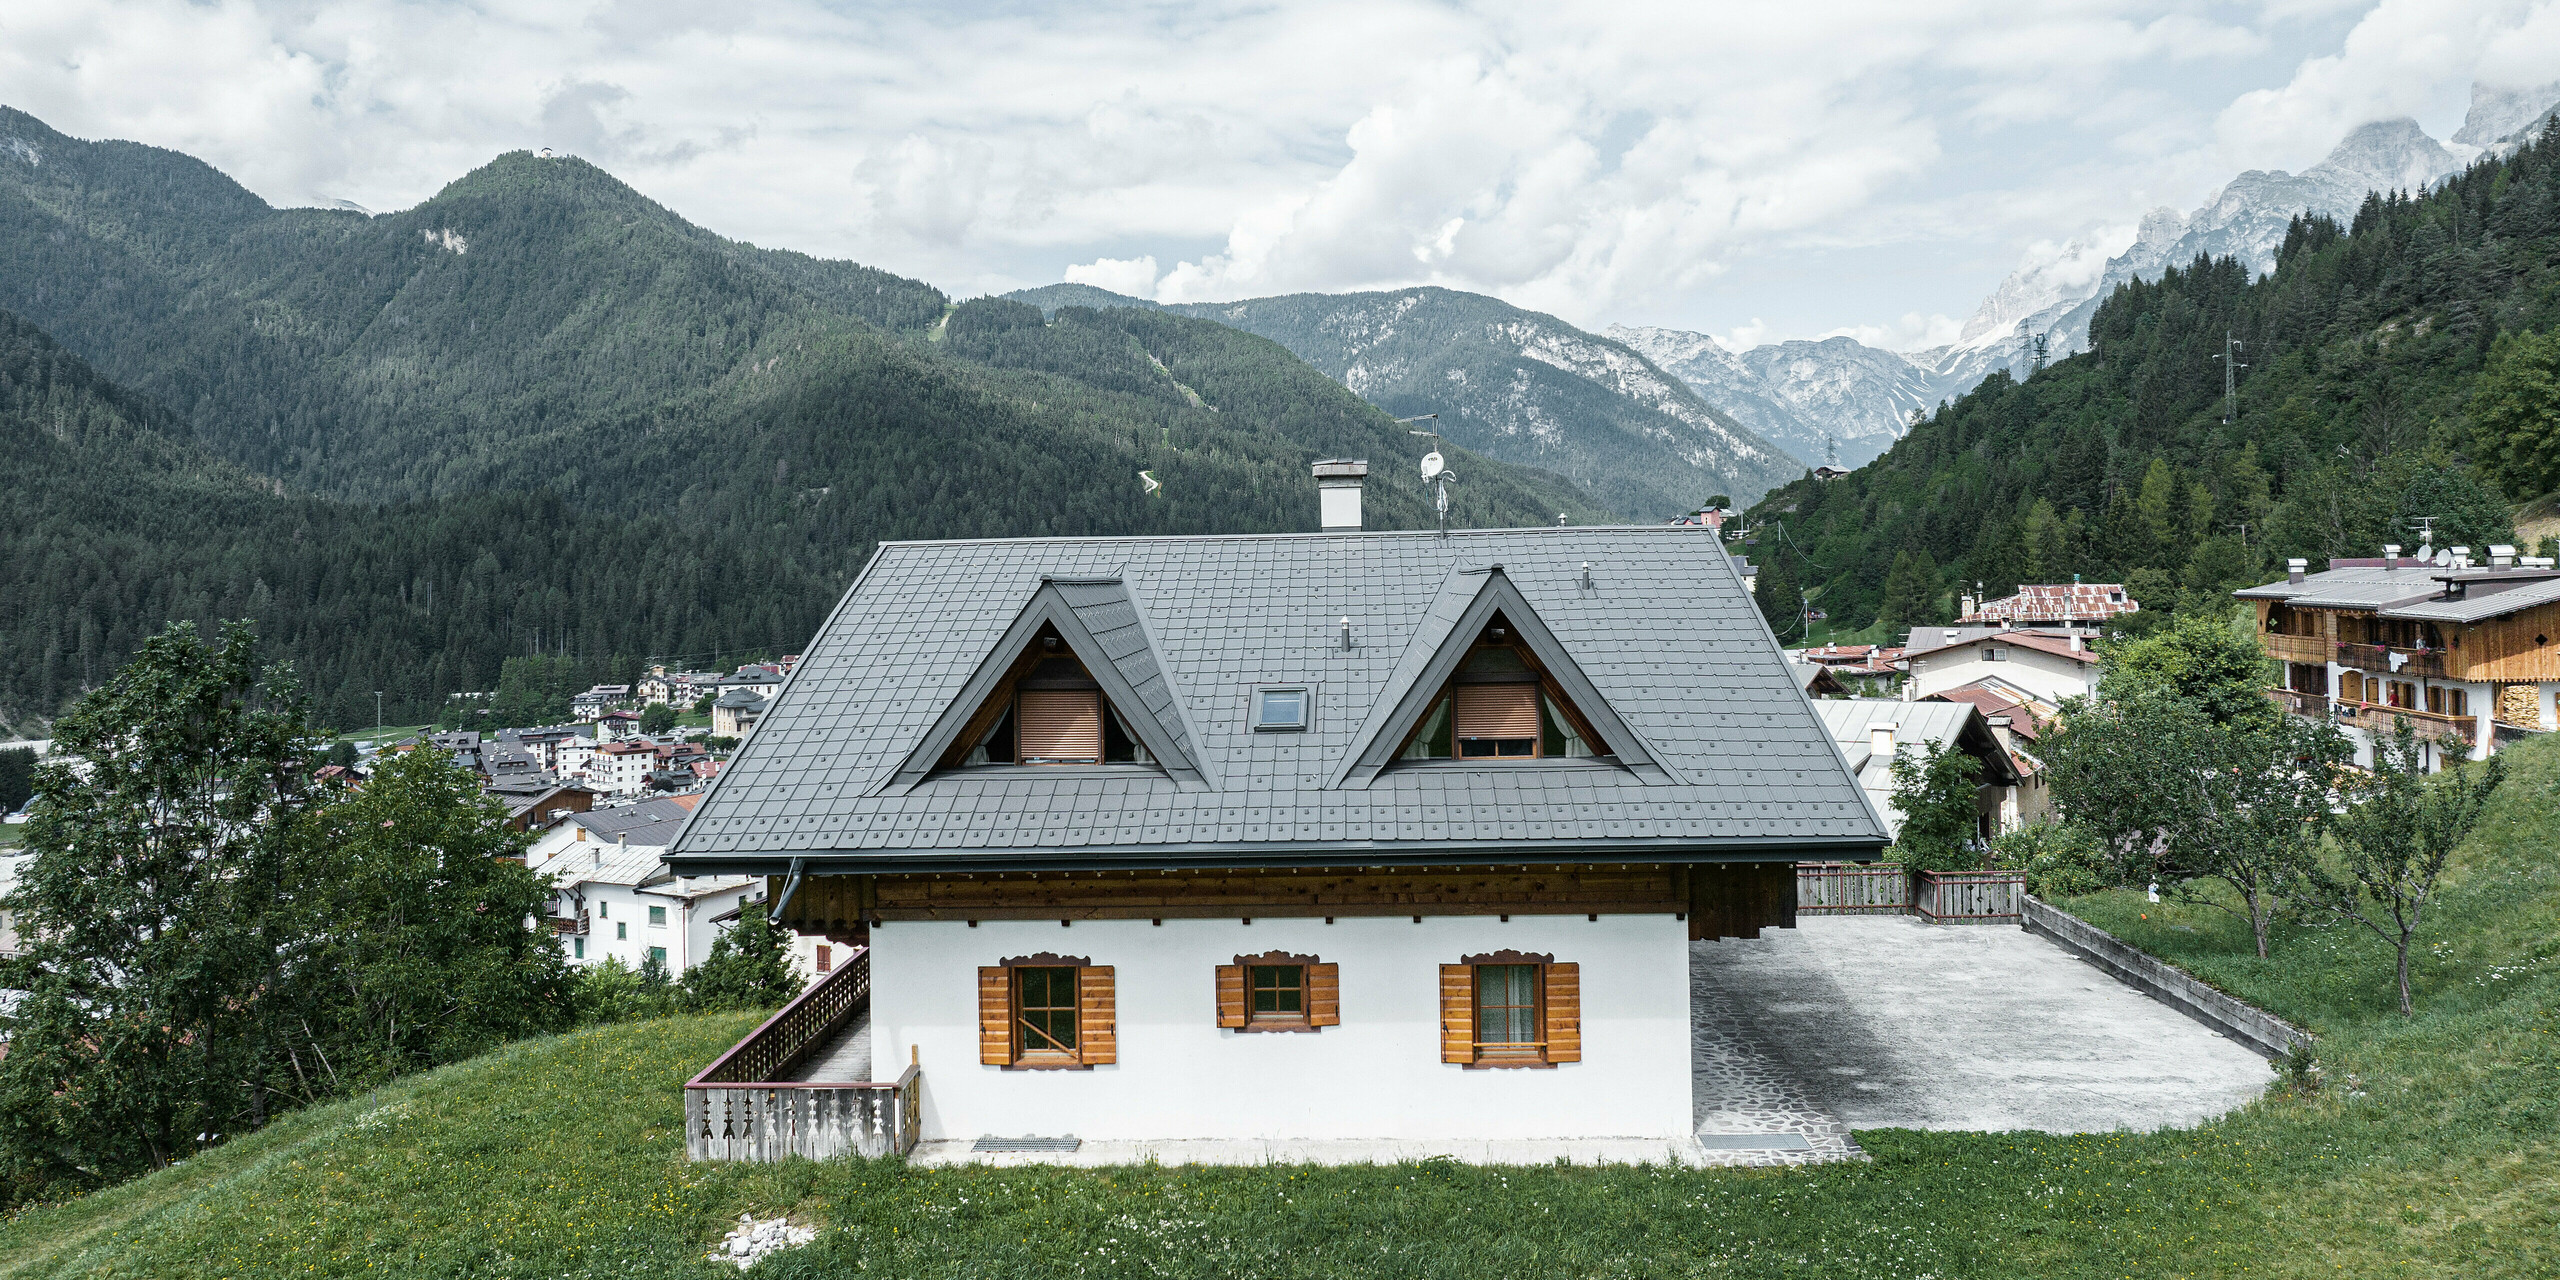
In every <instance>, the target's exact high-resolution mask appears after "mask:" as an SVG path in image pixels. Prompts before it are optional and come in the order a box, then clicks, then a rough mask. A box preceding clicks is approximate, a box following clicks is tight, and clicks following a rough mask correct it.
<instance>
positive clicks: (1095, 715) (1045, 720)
mask: <svg viewBox="0 0 2560 1280" xmlns="http://www.w3.org/2000/svg"><path fill="white" fill-rule="evenodd" d="M1014 713H1015V717H1016V719H1015V727H1014V743H1015V747H1014V749H1015V750H1016V751H1017V752H1019V753H1020V755H1019V759H1020V760H1021V762H1022V763H1024V764H1098V763H1100V762H1101V760H1102V695H1101V694H1100V693H1098V692H1096V691H1094V690H1091V689H1025V690H1023V691H1022V692H1021V693H1020V694H1018V695H1016V697H1015V702H1014Z"/></svg>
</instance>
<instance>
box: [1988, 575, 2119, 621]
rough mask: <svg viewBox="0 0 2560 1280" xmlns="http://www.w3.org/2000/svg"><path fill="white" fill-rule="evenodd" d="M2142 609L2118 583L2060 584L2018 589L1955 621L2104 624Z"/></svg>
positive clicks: (1989, 601)
mask: <svg viewBox="0 0 2560 1280" xmlns="http://www.w3.org/2000/svg"><path fill="white" fill-rule="evenodd" d="M2141 608H2142V606H2141V604H2139V603H2138V602H2136V601H2135V600H2134V599H2133V598H2132V597H2131V596H2128V595H2126V594H2125V592H2124V584H2123V583H2121V582H2059V583H2054V584H2051V585H2048V586H2021V587H2019V588H2018V594H2016V595H2014V596H2005V597H2002V598H2001V599H1998V600H1985V601H1983V602H1982V603H1981V605H1980V606H1979V607H1977V608H1976V609H1975V610H1974V611H1973V612H1971V613H1968V614H1966V615H1965V616H1963V617H1961V618H1958V619H1956V622H1957V623H1958V624H1959V625H1971V626H1984V625H1988V624H1990V623H1994V622H2059V621H2061V620H2063V619H2065V618H2074V619H2080V620H2083V621H2104V620H2105V619H2108V618H2112V617H2114V616H2116V615H2117V614H2119V613H2133V612H2136V611H2138V610H2140V609H2141Z"/></svg>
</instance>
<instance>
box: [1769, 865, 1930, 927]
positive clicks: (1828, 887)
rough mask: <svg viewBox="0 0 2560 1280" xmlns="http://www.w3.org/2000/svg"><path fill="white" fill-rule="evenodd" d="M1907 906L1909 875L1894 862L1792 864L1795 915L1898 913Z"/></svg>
mask: <svg viewBox="0 0 2560 1280" xmlns="http://www.w3.org/2000/svg"><path fill="white" fill-rule="evenodd" d="M1910 905H1911V877H1910V875H1909V874H1908V873H1906V872H1905V871H1903V869H1902V868H1901V867H1900V866H1898V865H1896V864H1894V863H1890V862H1887V863H1881V864H1872V865H1865V866H1861V865H1860V864H1858V863H1855V862H1799V863H1797V864H1796V914H1797V915H1800V916H1898V915H1901V914H1902V913H1903V911H1904V910H1906V909H1907V908H1909V907H1910Z"/></svg>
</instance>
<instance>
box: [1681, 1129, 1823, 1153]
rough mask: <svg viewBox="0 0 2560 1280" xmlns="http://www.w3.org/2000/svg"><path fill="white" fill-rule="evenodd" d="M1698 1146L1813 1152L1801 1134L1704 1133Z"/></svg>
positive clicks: (1708, 1148) (1720, 1148) (1723, 1148)
mask: <svg viewBox="0 0 2560 1280" xmlns="http://www.w3.org/2000/svg"><path fill="white" fill-rule="evenodd" d="M1698 1145H1699V1146H1702V1147H1705V1148H1706V1149H1707V1150H1709V1151H1811V1150H1813V1144H1812V1143H1810V1142H1807V1141H1805V1138H1804V1135H1803V1134H1801V1133H1702V1134H1699V1135H1698Z"/></svg>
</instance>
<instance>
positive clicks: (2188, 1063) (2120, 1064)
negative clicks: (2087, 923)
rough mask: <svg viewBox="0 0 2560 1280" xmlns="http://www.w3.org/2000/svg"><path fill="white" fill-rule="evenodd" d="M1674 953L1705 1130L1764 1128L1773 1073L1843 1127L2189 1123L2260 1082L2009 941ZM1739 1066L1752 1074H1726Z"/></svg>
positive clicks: (1851, 943) (1767, 946) (2142, 1005)
mask: <svg viewBox="0 0 2560 1280" xmlns="http://www.w3.org/2000/svg"><path fill="white" fill-rule="evenodd" d="M1689 950H1690V965H1689V972H1690V979H1691V985H1692V988H1693V1007H1694V1008H1695V1010H1696V1021H1697V1023H1698V1026H1699V1038H1698V1041H1697V1048H1698V1052H1699V1056H1700V1071H1699V1073H1698V1076H1697V1090H1698V1099H1697V1101H1698V1113H1699V1129H1700V1131H1701V1132H1702V1133H1715V1132H1719V1131H1723V1130H1728V1129H1737V1128H1758V1127H1763V1126H1758V1125H1751V1124H1749V1123H1748V1117H1749V1116H1750V1115H1751V1114H1753V1113H1754V1111H1755V1109H1763V1110H1764V1109H1765V1108H1766V1107H1767V1105H1768V1103H1769V1102H1770V1101H1771V1098H1770V1096H1769V1084H1770V1081H1769V1077H1771V1076H1772V1075H1773V1074H1774V1075H1775V1076H1777V1077H1780V1079H1779V1080H1778V1082H1777V1083H1778V1092H1779V1093H1780V1094H1792V1095H1794V1096H1793V1097H1791V1098H1789V1099H1788V1101H1797V1100H1801V1101H1805V1102H1810V1103H1811V1104H1812V1106H1813V1107H1815V1108H1818V1109H1819V1110H1820V1111H1822V1112H1824V1113H1827V1114H1828V1115H1829V1116H1830V1117H1832V1118H1834V1119H1836V1120H1837V1121H1838V1122H1840V1123H1841V1124H1843V1125H1845V1126H1846V1127H1849V1128H1857V1129H1876V1128H1906V1129H1985V1130H2001V1129H2042V1130H2045V1131H2048V1132H2053V1133H2078V1132H2091V1131H2100V1132H2103V1131H2108V1130H2114V1129H2119V1128H2122V1129H2134V1130H2149V1129H2155V1128H2159V1127H2162V1126H2164V1125H2165V1126H2184V1125H2192V1124H2195V1123H2197V1122H2198V1121H2201V1120H2205V1119H2209V1118H2211V1117H2213V1116H2217V1115H2220V1114H2222V1113H2223V1112H2225V1111H2229V1110H2231V1109H2232V1108H2234V1107H2237V1106H2239V1105H2240V1104H2242V1103H2244V1102H2246V1101H2248V1100H2249V1099H2251V1098H2254V1097H2256V1096H2257V1095H2258V1094H2259V1092H2260V1091H2261V1090H2263V1089H2264V1088H2265V1087H2266V1086H2267V1083H2268V1081H2269V1080H2271V1079H2272V1078H2273V1076H2272V1074H2271V1073H2270V1072H2269V1071H2268V1069H2267V1064H2266V1061H2265V1060H2264V1059H2262V1058H2260V1057H2258V1056H2257V1055H2256V1054H2255V1053H2252V1052H2251V1051H2249V1050H2248V1049H2245V1048H2243V1047H2241V1046H2240V1045H2239V1044H2238V1043H2236V1042H2234V1041H2231V1040H2228V1039H2225V1038H2223V1037H2222V1036H2220V1035H2218V1034H2216V1033H2215V1032H2213V1031H2211V1030H2208V1029H2207V1028H2205V1027H2204V1026H2202V1025H2201V1024H2199V1023H2196V1022H2194V1021H2192V1020H2190V1019H2189V1018H2187V1017H2186V1016H2185V1015H2183V1014H2180V1013H2178V1012H2177V1011H2176V1010H2173V1009H2171V1008H2169V1007H2168V1006H2167V1005H2164V1004H2160V1003H2159V1002H2157V1001H2154V1000H2152V999H2151V998H2150V997H2148V996H2146V995H2143V994H2142V993H2141V992H2139V991H2136V990H2134V989H2133V988H2131V987H2128V986H2125V985H2124V984H2122V983H2120V982H2117V981H2116V980H2115V979H2114V978H2112V977H2110V976H2108V975H2107V973H2106V972H2105V971H2103V970H2101V969H2099V968H2097V967H2096V966H2094V965H2091V964H2089V963H2088V962H2086V961H2084V960H2081V959H2080V958H2079V957H2078V956H2076V955H2074V954H2073V953H2072V952H2070V951H2068V950H2065V949H2064V948H2062V947H2060V946H2057V945H2055V944H2054V943H2052V942H2050V941H2048V940H2046V939H2044V938H2042V937H2038V936H2036V935H2033V934H2030V933H2027V932H2026V931H2025V930H2023V929H2018V928H2014V927H2006V926H1991V925H1969V926H1948V925H1929V924H1923V923H1921V922H1919V921H1918V920H1916V919H1913V918H1911V917H1905V916H1816V917H1807V918H1806V919H1804V920H1803V921H1802V922H1801V923H1800V925H1799V926H1798V927H1797V928H1794V929H1771V930H1768V931H1766V932H1765V933H1764V935H1763V936H1762V937H1761V938H1759V939H1757V940H1755V941H1730V942H1699V943H1692V944H1690V948H1689ZM1737 1054H1740V1055H1742V1056H1743V1057H1745V1058H1748V1057H1760V1058H1763V1059H1765V1061H1764V1062H1762V1063H1759V1064H1750V1063H1748V1062H1744V1063H1742V1064H1741V1065H1740V1066H1739V1067H1736V1066H1735V1065H1734V1063H1733V1062H1732V1061H1730V1060H1732V1059H1734V1058H1735V1057H1736V1055H1737ZM1771 1068H1774V1069H1775V1070H1774V1072H1773V1071H1772V1070H1771ZM1789 1085H1792V1086H1793V1088H1792V1089H1789V1088H1787V1087H1786V1086H1789ZM1720 1090H1721V1091H1722V1094H1723V1096H1719V1091H1720ZM1783 1127H1787V1128H1795V1129H1800V1130H1801V1129H1802V1128H1803V1126H1800V1125H1793V1124H1790V1125H1785V1126H1783ZM1815 1145H1816V1146H1821V1145H1824V1144H1822V1143H1821V1142H1820V1141H1819V1139H1817V1141H1816V1143H1815Z"/></svg>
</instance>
